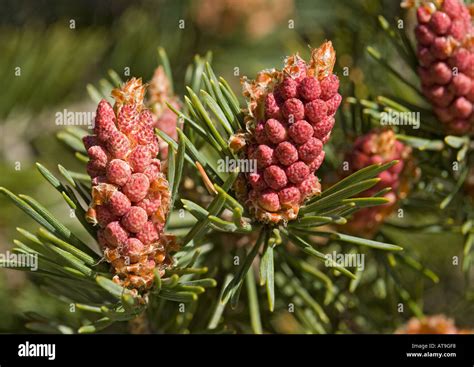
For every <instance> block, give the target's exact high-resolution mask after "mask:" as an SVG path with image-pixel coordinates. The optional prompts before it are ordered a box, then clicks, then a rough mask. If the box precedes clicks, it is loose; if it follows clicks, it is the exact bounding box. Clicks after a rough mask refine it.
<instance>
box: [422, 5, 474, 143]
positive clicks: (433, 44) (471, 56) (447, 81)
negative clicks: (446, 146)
mask: <svg viewBox="0 0 474 367" xmlns="http://www.w3.org/2000/svg"><path fill="white" fill-rule="evenodd" d="M440 3H441V5H440V6H439V7H438V8H437V7H436V5H435V4H434V2H430V1H422V3H421V5H420V6H419V7H418V9H417V18H418V25H417V27H416V29H415V37H416V39H417V42H418V51H417V53H418V60H419V64H420V65H419V67H418V74H419V76H420V79H421V84H422V90H423V94H424V95H425V97H426V98H427V99H428V100H429V101H430V102H431V104H432V105H433V110H434V113H435V114H436V116H437V117H438V119H439V120H440V121H441V122H442V123H443V125H444V126H445V130H446V131H447V132H448V133H450V134H456V135H462V134H473V133H474V113H473V103H474V27H473V25H472V20H471V15H470V14H469V10H468V8H467V6H466V5H464V4H463V3H462V2H461V1H459V0H444V1H442V2H440Z"/></svg>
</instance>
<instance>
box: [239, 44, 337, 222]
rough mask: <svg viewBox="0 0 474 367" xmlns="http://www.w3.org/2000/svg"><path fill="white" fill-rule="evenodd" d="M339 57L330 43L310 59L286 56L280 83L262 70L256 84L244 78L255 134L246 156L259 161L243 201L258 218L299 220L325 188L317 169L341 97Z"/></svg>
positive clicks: (277, 76)
mask: <svg viewBox="0 0 474 367" xmlns="http://www.w3.org/2000/svg"><path fill="white" fill-rule="evenodd" d="M323 50H324V51H327V53H324V52H322V51H323ZM318 52H319V53H318ZM322 54H324V55H326V58H324V57H322V56H320V55H322ZM327 55H329V56H330V57H327ZM334 60H335V53H334V50H333V49H332V46H331V44H330V42H328V43H326V44H324V45H323V46H322V47H321V48H320V49H318V50H314V51H313V54H312V60H311V62H310V63H306V62H305V61H304V60H302V59H301V58H300V57H299V56H298V55H294V56H291V57H289V58H287V60H286V65H285V69H284V70H283V71H282V72H279V71H275V72H274V73H273V74H272V75H271V77H273V79H274V80H276V82H268V80H270V78H269V75H268V73H269V72H268V71H263V72H261V73H259V75H258V76H257V79H256V81H255V82H253V84H245V82H244V94H245V93H247V97H250V109H249V110H250V112H249V114H250V115H252V112H253V116H248V118H247V121H248V124H249V125H250V126H251V127H252V128H251V131H252V134H251V136H250V137H249V139H248V140H247V144H246V147H245V150H244V156H247V157H248V158H251V159H255V160H256V163H257V164H256V166H257V172H253V173H250V174H249V173H248V174H246V176H245V180H246V183H245V184H246V185H247V190H248V191H247V195H246V198H247V199H245V195H244V197H243V200H245V201H246V202H247V204H248V205H249V206H250V207H251V208H252V209H253V210H254V211H255V212H256V218H257V220H261V221H280V220H291V219H294V218H295V215H296V214H297V213H298V209H299V207H300V206H301V205H302V204H303V203H304V202H305V200H307V199H308V198H309V197H311V196H314V195H318V194H319V193H320V192H321V185H320V183H319V180H318V178H317V177H316V176H315V172H316V170H317V169H318V168H319V166H320V165H321V163H322V161H323V159H324V151H323V145H324V143H325V142H326V141H327V139H328V137H329V134H330V132H331V130H332V128H333V126H334V115H335V113H336V111H337V108H338V107H339V105H340V103H341V100H342V97H341V95H340V94H338V88H339V79H338V78H337V76H336V75H335V74H333V73H332V67H333V65H334V64H333V62H334ZM262 80H263V82H260V84H257V83H258V82H259V81H262ZM267 82H268V85H266V87H265V89H263V90H262V89H261V88H262V87H261V86H262V84H263V83H267ZM252 106H253V107H252ZM259 106H261V108H260V107H259ZM258 111H262V112H261V114H260V115H258V113H259V112H258ZM245 184H244V185H245ZM259 212H262V213H263V214H262V215H259ZM289 212H291V213H292V214H289ZM280 214H281V218H280V217H279V215H280ZM269 218H270V219H269ZM271 218H280V219H275V220H274V219H271Z"/></svg>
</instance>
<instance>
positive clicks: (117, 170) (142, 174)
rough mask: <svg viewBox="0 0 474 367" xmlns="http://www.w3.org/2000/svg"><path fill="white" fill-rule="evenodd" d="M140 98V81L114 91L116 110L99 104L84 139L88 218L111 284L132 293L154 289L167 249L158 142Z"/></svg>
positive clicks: (164, 182) (164, 191) (166, 196)
mask: <svg viewBox="0 0 474 367" xmlns="http://www.w3.org/2000/svg"><path fill="white" fill-rule="evenodd" d="M144 94H145V86H143V85H142V82H141V79H138V80H137V79H135V78H133V79H131V80H130V81H128V82H127V83H125V84H124V85H123V86H122V87H121V88H118V89H114V90H113V91H112V95H113V97H114V98H115V105H114V107H112V106H111V105H110V104H109V103H108V102H107V101H106V100H102V101H101V102H100V103H99V106H98V107H97V114H96V119H95V129H94V133H95V135H93V136H86V137H85V138H84V145H85V147H86V148H87V152H88V155H89V158H90V159H89V163H88V165H87V171H88V173H89V175H90V176H91V178H92V200H93V201H92V203H91V205H90V208H89V210H88V212H87V220H88V221H90V222H91V223H93V224H95V225H98V230H97V237H98V241H99V244H100V245H101V247H102V249H103V251H104V257H105V259H106V261H107V262H109V263H110V264H111V265H112V268H113V271H114V273H115V276H114V281H115V282H117V283H119V284H121V285H122V286H124V287H128V288H131V289H136V290H146V289H148V288H149V287H150V286H151V285H152V283H153V279H154V270H155V269H158V271H160V272H161V273H163V271H164V269H165V268H166V267H167V266H169V265H170V258H169V257H168V251H169V250H171V248H170V245H169V243H168V242H169V238H168V237H167V236H166V235H164V234H163V227H164V223H165V220H166V216H167V215H168V210H169V202H170V197H169V196H170V193H169V187H168V181H167V180H166V178H165V176H164V174H163V173H162V172H161V163H160V161H159V159H157V158H156V156H157V154H158V152H159V147H158V140H157V138H156V136H155V134H154V133H153V126H154V121H153V118H152V116H151V114H150V112H149V111H148V110H146V109H145V107H144V104H143V98H144Z"/></svg>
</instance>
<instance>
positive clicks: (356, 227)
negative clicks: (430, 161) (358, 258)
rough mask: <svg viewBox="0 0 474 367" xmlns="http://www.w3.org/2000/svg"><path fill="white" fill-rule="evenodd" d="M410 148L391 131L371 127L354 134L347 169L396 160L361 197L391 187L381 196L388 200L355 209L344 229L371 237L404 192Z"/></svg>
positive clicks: (352, 171)
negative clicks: (368, 129)
mask: <svg viewBox="0 0 474 367" xmlns="http://www.w3.org/2000/svg"><path fill="white" fill-rule="evenodd" d="M410 153H411V148H409V147H407V146H406V145H404V144H403V143H402V142H400V141H398V140H397V139H396V136H395V133H394V131H393V130H390V129H384V130H380V129H374V130H372V131H370V132H369V133H367V134H365V135H362V136H360V137H358V138H357V139H356V141H355V143H354V145H353V147H352V151H351V152H350V153H348V154H347V155H346V162H347V163H348V168H349V172H348V173H345V175H348V174H351V173H354V172H356V171H358V170H360V169H363V168H365V167H367V166H370V165H372V164H385V163H389V162H391V161H393V160H398V161H399V162H398V163H397V164H395V165H394V166H392V167H391V168H389V169H388V170H386V171H383V172H382V173H380V174H379V176H378V178H379V179H380V181H379V182H378V183H377V184H376V185H375V186H374V187H372V188H370V189H369V190H367V191H365V192H363V193H362V194H361V196H364V197H370V196H373V195H374V194H376V193H377V192H379V191H381V190H383V189H385V188H386V187H391V188H392V191H389V192H388V193H386V194H385V195H384V197H385V198H386V199H388V200H389V202H388V203H387V204H385V205H381V206H374V207H369V208H365V209H362V210H359V211H357V212H355V213H354V215H353V216H352V218H351V220H350V221H349V222H348V223H347V225H346V228H347V229H348V230H349V231H350V232H352V233H354V234H357V235H364V236H371V235H372V234H374V233H375V231H376V230H377V228H378V225H379V224H380V223H381V222H382V221H383V219H384V218H385V216H387V215H388V214H390V213H391V212H392V210H393V209H394V208H395V205H396V203H397V201H398V200H399V199H400V198H401V197H404V196H405V195H406V190H407V189H406V187H405V186H406V183H405V180H404V172H406V170H407V166H408V163H409V156H410Z"/></svg>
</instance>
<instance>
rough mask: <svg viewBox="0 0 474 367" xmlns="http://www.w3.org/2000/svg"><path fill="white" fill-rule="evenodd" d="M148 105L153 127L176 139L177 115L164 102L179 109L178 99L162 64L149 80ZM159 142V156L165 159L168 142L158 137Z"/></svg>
mask: <svg viewBox="0 0 474 367" xmlns="http://www.w3.org/2000/svg"><path fill="white" fill-rule="evenodd" d="M149 95H150V100H149V105H150V108H151V111H152V114H153V119H154V121H155V122H154V127H156V128H157V129H160V130H161V131H163V132H164V133H165V134H166V135H168V136H169V137H170V138H172V139H174V140H178V132H177V130H176V127H178V117H177V116H176V114H175V113H174V112H173V111H171V110H170V109H169V108H168V106H167V105H166V103H169V104H170V105H172V106H173V108H175V109H176V110H178V111H179V110H180V109H181V103H180V101H179V99H178V98H177V97H176V96H174V95H172V93H171V85H170V81H169V79H168V77H167V76H166V73H165V71H164V69H163V67H162V66H159V67H158V68H156V70H155V73H154V74H153V77H152V79H151V81H150V88H149ZM159 142H160V158H161V159H162V160H165V159H166V158H167V157H168V144H166V142H165V141H163V140H161V139H159Z"/></svg>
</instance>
